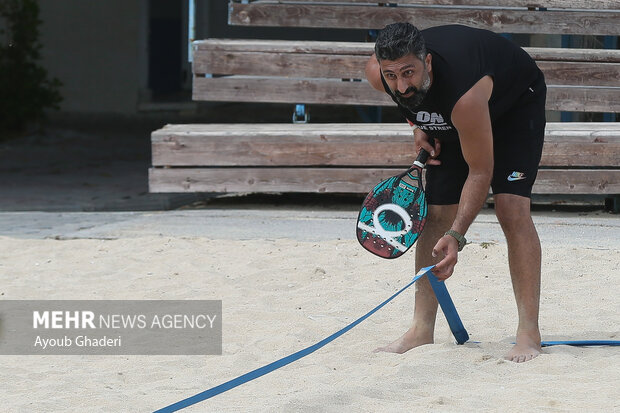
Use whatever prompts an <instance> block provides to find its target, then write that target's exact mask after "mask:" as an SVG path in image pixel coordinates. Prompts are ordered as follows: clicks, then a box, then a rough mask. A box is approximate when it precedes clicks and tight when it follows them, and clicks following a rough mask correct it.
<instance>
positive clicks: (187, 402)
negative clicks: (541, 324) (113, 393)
mask: <svg viewBox="0 0 620 413" xmlns="http://www.w3.org/2000/svg"><path fill="white" fill-rule="evenodd" d="M432 268H433V266H430V267H425V268H422V269H421V270H420V271H419V272H418V274H416V276H415V277H414V278H413V280H411V281H410V282H409V283H408V284H407V285H405V286H404V287H403V288H401V289H400V290H398V291H397V292H396V293H394V294H393V295H392V296H391V297H390V298H388V299H387V300H385V301H384V302H382V303H381V304H379V305H378V306H377V307H375V308H374V309H372V310H370V311H369V312H368V313H366V314H365V315H363V316H362V317H360V318H358V319H357V320H355V321H354V322H352V323H351V324H349V325H347V326H346V327H344V328H342V329H341V330H339V331H337V332H335V333H334V334H332V335H331V336H329V337H327V338H324V339H323V340H321V341H319V342H318V343H316V344H314V345H312V346H310V347H306V348H305V349H303V350H300V351H298V352H296V353H293V354H291V355H288V356H286V357H283V358H281V359H279V360H277V361H274V362H272V363H270V364H267V365H265V366H263V367H260V368H258V369H256V370H252V371H250V372H249V373H246V374H243V375H241V376H239V377H237V378H235V379H232V380H229V381H227V382H225V383H222V384H220V385H218V386H215V387H212V388H210V389H208V390H205V391H203V392H201V393H198V394H195V395H194V396H191V397H188V398H186V399H183V400H181V401H179V402H176V403H174V404H171V405H169V406H166V407H164V408H162V409H159V410H156V411H155V412H154V413H169V412H176V411H178V410H181V409H183V408H185V407H188V406H191V405H194V404H196V403H200V402H202V401H204V400H207V399H210V398H211V397H214V396H217V395H218V394H220V393H224V392H225V391H228V390H230V389H233V388H235V387H237V386H240V385H242V384H244V383H247V382H248V381H251V380H254V379H256V378H258V377H261V376H264V375H265V374H267V373H271V372H272V371H274V370H277V369H279V368H280V367H284V366H286V365H287V364H290V363H292V362H294V361H297V360H299V359H300V358H302V357H305V356H307V355H309V354H311V353H313V352H315V351H317V350H318V349H320V348H321V347H323V346H325V345H326V344H328V343H330V342H332V341H334V340H335V339H337V338H338V337H340V336H341V335H343V334H344V333H346V332H348V331H349V330H351V329H352V328H353V327H355V326H357V325H358V324H360V323H361V322H362V321H364V320H366V319H367V318H368V317H370V316H371V315H373V314H374V313H376V312H377V311H379V310H380V309H381V308H382V307H383V306H385V305H386V304H387V303H389V302H390V301H392V300H393V299H394V298H396V296H398V295H399V294H400V293H402V292H403V291H405V290H406V289H407V288H409V287H411V286H412V285H413V284H414V283H415V282H416V281H418V280H419V279H420V278H422V277H423V276H425V275H426V276H428V279H429V282H430V283H431V287H432V288H433V291H434V293H435V295H436V297H437V301H438V302H439V305H440V306H441V310H442V312H443V313H444V315H445V317H446V320H447V321H448V325H449V326H450V330H451V331H452V334H453V335H454V338H455V339H456V342H457V343H458V344H463V343H465V342H467V341H468V340H469V335H468V334H467V331H466V330H465V327H464V326H463V323H462V322H461V318H460V317H459V315H458V312H457V311H456V307H455V306H454V303H453V302H452V298H451V297H450V294H449V293H448V290H447V288H446V285H445V283H444V282H442V281H439V280H438V279H437V278H436V277H435V275H434V274H433V273H432V272H431V269H432ZM557 345H569V346H620V341H617V340H574V341H543V342H542V343H541V346H542V347H549V346H557Z"/></svg>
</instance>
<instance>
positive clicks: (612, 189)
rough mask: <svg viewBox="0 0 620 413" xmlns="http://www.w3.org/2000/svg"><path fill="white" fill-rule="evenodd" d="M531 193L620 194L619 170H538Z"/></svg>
mask: <svg viewBox="0 0 620 413" xmlns="http://www.w3.org/2000/svg"><path fill="white" fill-rule="evenodd" d="M532 192H533V193H535V194H592V195H594V194H597V195H605V194H620V170H617V169H615V170H610V169H594V170H585V169H572V170H571V169H548V170H540V171H538V176H537V178H536V182H535V183H534V187H533V188H532Z"/></svg>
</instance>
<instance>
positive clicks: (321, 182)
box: [149, 168, 620, 194]
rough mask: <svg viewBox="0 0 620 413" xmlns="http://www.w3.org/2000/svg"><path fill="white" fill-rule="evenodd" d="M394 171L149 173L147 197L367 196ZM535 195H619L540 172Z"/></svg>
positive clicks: (580, 175) (602, 178)
mask: <svg viewBox="0 0 620 413" xmlns="http://www.w3.org/2000/svg"><path fill="white" fill-rule="evenodd" d="M400 172H402V169H396V168H202V169H200V168H167V169H165V168H151V169H149V191H150V192H226V193H231V192H233V193H234V192H318V193H323V192H329V193H360V194H364V193H367V192H368V191H370V190H371V189H372V188H373V187H374V186H375V185H376V184H377V183H379V182H380V181H381V180H383V179H385V178H388V177H390V176H393V175H396V174H398V173H400ZM533 192H534V193H536V194H620V170H617V169H616V170H606V169H599V170H570V169H553V170H541V171H539V173H538V178H537V180H536V183H535V184H534V188H533Z"/></svg>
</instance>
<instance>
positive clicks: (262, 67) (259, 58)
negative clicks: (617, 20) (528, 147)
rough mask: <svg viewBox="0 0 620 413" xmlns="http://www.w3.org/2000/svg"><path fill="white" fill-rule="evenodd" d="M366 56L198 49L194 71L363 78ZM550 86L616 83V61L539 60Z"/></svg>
mask: <svg viewBox="0 0 620 413" xmlns="http://www.w3.org/2000/svg"><path fill="white" fill-rule="evenodd" d="M367 61H368V57H367V56H359V55H340V54H314V53H313V54H301V53H274V52H268V53H263V52H234V53H232V52H228V53H227V52H215V51H213V52H212V51H201V52H200V53H196V54H195V56H194V66H193V67H194V73H195V74H197V75H200V74H204V73H210V74H220V75H247V76H274V77H296V78H306V77H307V78H328V79H334V78H335V79H343V78H344V79H365V78H366V75H365V73H364V70H365V67H366V63H367ZM537 63H538V67H540V69H541V70H542V71H543V72H544V74H545V80H546V82H547V84H550V85H575V86H618V85H620V63H606V64H602V63H599V62H595V63H590V62H560V61H540V62H537Z"/></svg>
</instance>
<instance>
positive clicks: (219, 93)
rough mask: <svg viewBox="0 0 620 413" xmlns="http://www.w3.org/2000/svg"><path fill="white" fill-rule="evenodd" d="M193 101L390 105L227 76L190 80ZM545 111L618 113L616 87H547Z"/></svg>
mask: <svg viewBox="0 0 620 413" xmlns="http://www.w3.org/2000/svg"><path fill="white" fill-rule="evenodd" d="M193 99H194V100H197V101H200V100H204V101H214V102H265V103H299V102H303V103H307V104H326V105H369V106H394V105H395V104H394V102H393V101H392V100H391V99H390V97H389V96H388V95H387V94H385V93H382V92H379V91H377V90H375V89H373V88H372V87H371V86H370V85H369V84H368V82H366V81H365V80H364V81H361V82H342V81H338V80H335V79H290V78H262V77H243V76H229V77H222V78H201V77H197V78H194V87H193ZM547 109H548V110H566V111H575V112H620V88H593V87H570V86H567V87H562V86H549V87H548V89H547Z"/></svg>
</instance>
